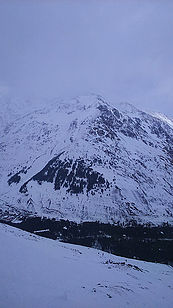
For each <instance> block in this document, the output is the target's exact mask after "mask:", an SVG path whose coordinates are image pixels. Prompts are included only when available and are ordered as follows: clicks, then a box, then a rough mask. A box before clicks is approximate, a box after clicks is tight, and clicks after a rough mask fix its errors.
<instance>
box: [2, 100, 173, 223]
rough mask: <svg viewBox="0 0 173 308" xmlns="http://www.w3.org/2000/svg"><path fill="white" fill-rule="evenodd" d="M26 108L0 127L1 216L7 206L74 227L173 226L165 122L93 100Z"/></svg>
mask: <svg viewBox="0 0 173 308" xmlns="http://www.w3.org/2000/svg"><path fill="white" fill-rule="evenodd" d="M1 104H2V110H5V111H4V112H3V114H7V113H8V112H7V110H6V109H5V108H6V107H7V104H6V102H4V103H2V102H1ZM44 105H45V102H44ZM11 106H12V105H10V107H11ZM16 106H17V105H15V110H16V109H17V107H16ZM38 106H39V105H38ZM30 108H31V106H30V104H26V103H25V104H24V108H23V115H22V114H21V110H20V115H19V116H18V117H17V116H15V118H14V114H13V113H12V114H13V117H12V119H11V120H10V119H8V123H6V125H5V126H4V128H3V129H2V130H1V134H0V138H1V143H0V158H1V163H0V207H1V210H2V211H3V213H5V210H7V207H9V206H10V209H12V208H13V209H14V208H16V211H18V210H21V211H22V210H27V211H30V212H32V213H33V214H36V215H40V216H41V215H44V216H49V217H55V218H57V219H61V218H62V219H69V220H73V221H77V222H81V221H86V220H88V221H96V220H99V221H102V222H111V223H116V222H117V221H120V222H124V221H125V222H126V221H130V220H136V221H137V222H138V223H146V222H152V223H157V224H161V223H163V222H167V221H168V222H169V223H171V224H172V223H173V184H172V183H173V129H172V127H171V126H170V125H168V124H167V123H166V122H165V121H163V120H162V119H158V118H156V117H153V116H151V115H150V114H147V113H145V112H143V111H140V110H138V109H136V108H135V107H133V106H132V105H130V104H121V106H117V108H115V107H114V106H112V105H111V104H109V103H108V102H107V101H106V100H105V99H103V98H102V97H100V96H97V95H90V96H84V97H78V98H74V99H72V100H69V101H56V100H55V101H52V102H51V103H50V102H48V103H47V107H43V108H37V109H36V110H33V109H32V108H31V109H30ZM8 110H9V108H8ZM29 110H30V111H29ZM31 110H32V111H31ZM14 211H15V210H14Z"/></svg>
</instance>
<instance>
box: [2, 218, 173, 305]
mask: <svg viewBox="0 0 173 308" xmlns="http://www.w3.org/2000/svg"><path fill="white" fill-rule="evenodd" d="M0 247H1V253H0V307H1V308H11V307H13V308H15V307H16V308H28V307H32V308H49V307H50V308H55V307H56V308H84V307H85V308H92V307H93V308H95V307H99V308H100V307H104V308H105V307H106V308H107V307H114V308H115V307H118V308H121V307H123V308H124V307H133V308H134V307H147V308H149V307H152V308H153V307H157V308H159V307H162V308H163V307H167V308H169V307H170V308H172V303H173V269H172V268H171V267H169V266H166V265H160V264H153V263H147V262H142V261H136V260H130V259H126V258H121V257H116V256H113V255H111V254H108V253H103V252H102V251H99V250H95V249H91V248H86V247H81V246H76V245H70V244H64V243H60V242H58V241H52V240H49V239H44V238H40V237H38V236H36V235H32V234H30V233H27V232H24V231H21V230H18V229H15V228H13V227H9V226H7V225H2V224H0Z"/></svg>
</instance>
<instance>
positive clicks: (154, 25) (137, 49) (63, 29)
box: [0, 0, 173, 116]
mask: <svg viewBox="0 0 173 308" xmlns="http://www.w3.org/2000/svg"><path fill="white" fill-rule="evenodd" d="M0 92H1V93H5V92H8V93H9V94H10V95H14V96H24V97H49V98H50V97H55V96H58V97H65V98H66V97H71V96H76V95H82V94H88V93H90V92H91V93H98V94H101V95H103V96H105V97H106V98H108V99H109V100H110V101H111V102H112V103H114V102H115V103H117V102H121V101H123V102H124V101H128V102H130V103H132V104H134V105H135V106H137V107H142V108H145V109H148V110H155V111H160V112H164V113H166V114H168V115H170V116H173V1H172V0H141V1H140V0H136V1H135V0H104V1H103V0H59V1H58V0H11V1H10V0H0Z"/></svg>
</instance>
